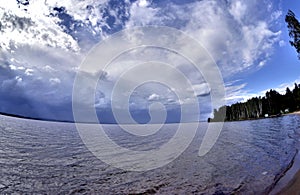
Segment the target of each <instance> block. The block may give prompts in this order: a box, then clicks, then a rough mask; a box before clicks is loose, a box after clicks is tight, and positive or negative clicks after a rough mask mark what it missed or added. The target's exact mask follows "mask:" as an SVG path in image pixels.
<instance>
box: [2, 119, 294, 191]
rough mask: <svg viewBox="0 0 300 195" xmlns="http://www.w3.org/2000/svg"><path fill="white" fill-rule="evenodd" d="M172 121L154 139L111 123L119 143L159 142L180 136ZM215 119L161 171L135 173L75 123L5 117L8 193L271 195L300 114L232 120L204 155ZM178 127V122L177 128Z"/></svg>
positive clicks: (145, 145) (287, 156)
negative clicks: (86, 139) (95, 146)
mask: <svg viewBox="0 0 300 195" xmlns="http://www.w3.org/2000/svg"><path fill="white" fill-rule="evenodd" d="M175 126H176V124H170V125H166V126H165V127H164V128H162V130H160V131H159V132H158V133H156V134H154V135H152V136H148V137H147V139H137V138H135V137H133V136H131V135H129V134H126V133H124V132H123V131H122V130H121V129H120V128H119V127H118V126H115V125H106V127H107V131H106V132H107V134H108V135H109V136H110V137H111V138H112V139H113V140H114V141H115V142H116V143H118V144H119V145H121V146H123V147H128V148H130V149H133V150H134V149H135V150H147V149H149V148H155V147H159V146H160V145H161V144H163V143H164V142H166V141H168V139H170V138H171V137H172V136H173V135H174V129H176V128H175ZM206 126H207V123H201V124H200V126H199V128H198V130H197V134H196V136H195V137H194V139H193V141H192V143H191V144H190V145H189V147H188V148H187V149H186V150H185V151H184V152H183V153H182V155H180V156H179V157H178V158H177V159H176V160H174V161H172V162H171V163H169V164H167V165H166V166H163V167H160V168H158V169H154V170H150V171H145V172H131V171H126V170H122V169H117V168H114V167H112V166H110V165H107V164H105V163H104V162H102V161H100V160H99V159H97V158H96V157H95V156H93V154H92V153H91V152H89V150H88V149H87V148H86V147H85V145H84V143H83V142H82V140H81V139H80V136H79V134H78V132H77V130H76V128H75V125H74V124H71V123H57V122H43V121H34V120H26V119H16V118H11V117H6V116H1V117H0V135H1V136H0V194H7V193H8V194H9V193H26V194H29V193H30V194H31V193H37V194H41V193H43V194H57V193H63V194H70V193H88V194H89V193H101V194H129V193H131V194H135V193H137V194H138V193H146V194H147V193H148V194H151V193H160V194H183V193H185V194H190V193H194V194H230V193H237V194H254V193H256V194H266V193H267V192H268V191H269V190H270V189H271V188H272V186H273V185H274V183H275V182H276V180H278V178H279V177H280V176H281V175H282V174H284V172H285V171H286V170H287V168H288V167H289V165H290V163H291V161H292V159H293V158H294V156H295V154H296V153H297V149H298V148H299V138H300V115H288V116H284V117H279V118H270V119H261V120H253V121H241V122H228V123H225V124H224V127H223V130H222V132H221V135H220V137H219V139H218V141H217V143H216V144H215V145H214V147H213V148H212V149H211V150H210V151H209V152H208V153H207V154H206V155H205V156H202V157H200V156H198V152H199V147H200V144H201V140H202V138H203V135H204V133H205V129H206ZM173 127H174V128H173Z"/></svg>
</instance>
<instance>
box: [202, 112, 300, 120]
mask: <svg viewBox="0 0 300 195" xmlns="http://www.w3.org/2000/svg"><path fill="white" fill-rule="evenodd" d="M294 114H296V115H300V110H298V111H295V112H290V113H285V114H281V115H271V116H268V117H258V118H247V119H240V120H230V121H229V120H224V121H222V120H221V121H214V120H213V118H208V121H207V122H208V123H215V122H239V121H252V120H261V119H268V118H277V117H282V116H287V115H294Z"/></svg>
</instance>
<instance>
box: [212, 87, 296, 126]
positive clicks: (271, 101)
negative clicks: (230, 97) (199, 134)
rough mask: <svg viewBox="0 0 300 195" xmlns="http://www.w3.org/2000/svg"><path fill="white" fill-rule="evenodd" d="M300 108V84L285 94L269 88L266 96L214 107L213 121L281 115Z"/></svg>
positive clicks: (287, 90)
mask: <svg viewBox="0 0 300 195" xmlns="http://www.w3.org/2000/svg"><path fill="white" fill-rule="evenodd" d="M299 109H300V84H296V83H295V84H294V89H293V90H290V89H289V88H288V87H287V88H286V92H285V94H284V95H282V94H280V93H278V92H277V91H276V90H273V89H271V90H269V91H267V92H266V94H265V96H264V97H261V96H260V97H253V98H251V99H249V100H247V101H246V102H238V103H235V104H232V105H230V106H222V107H220V108H219V109H218V110H217V109H214V118H212V119H211V118H209V119H208V122H212V121H223V120H225V121H238V120H249V119H258V118H263V117H273V116H279V115H281V114H284V113H290V112H294V111H297V110H299Z"/></svg>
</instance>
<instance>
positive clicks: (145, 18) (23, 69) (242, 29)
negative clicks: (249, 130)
mask: <svg viewBox="0 0 300 195" xmlns="http://www.w3.org/2000/svg"><path fill="white" fill-rule="evenodd" d="M24 2H25V1H24ZM124 2H125V3H124V4H125V5H126V6H125V7H118V6H115V7H114V5H111V4H109V3H110V2H109V1H107V0H103V1H99V0H87V1H82V0H66V1H58V0H46V1H40V0H32V1H30V2H29V4H26V3H23V4H24V5H23V4H22V3H21V4H17V1H4V0H0V19H1V20H0V36H1V41H0V47H1V51H0V62H1V64H0V68H4V69H6V70H7V71H8V73H9V76H7V75H5V76H3V78H2V77H1V75H0V78H1V82H2V83H1V85H4V86H9V85H10V86H13V85H18V86H19V87H22V88H23V89H24V96H26V97H27V96H28V97H31V96H32V97H34V98H35V99H39V100H43V101H45V102H47V101H49V100H51V101H53V103H57V102H59V101H66V99H68V98H69V99H70V96H71V92H72V84H73V80H74V76H75V73H76V71H77V70H78V65H79V64H80V62H81V60H82V59H83V57H84V55H85V54H86V51H87V50H88V49H89V48H91V47H92V46H93V45H95V44H96V43H98V41H100V40H101V38H104V37H107V36H109V35H110V34H111V33H113V32H115V31H114V30H113V29H112V26H114V25H115V26H117V27H118V28H116V29H115V30H121V29H122V28H125V27H127V28H130V27H132V26H145V25H166V26H171V27H175V28H177V29H179V30H182V31H183V32H185V33H187V34H188V35H190V36H192V37H193V38H194V39H195V40H197V41H199V42H200V43H201V44H202V45H203V46H204V47H205V48H206V49H207V50H208V51H209V53H210V54H211V55H212V57H213V58H214V60H215V61H216V63H217V64H218V66H219V68H220V70H221V72H222V74H223V76H224V77H225V79H226V80H230V76H232V75H234V74H237V73H239V72H241V71H245V70H248V69H255V68H260V67H262V66H264V65H265V64H266V62H267V60H268V58H269V57H270V56H271V54H272V48H273V45H274V44H275V43H276V42H278V41H279V35H280V33H281V32H280V31H279V30H278V29H276V28H274V26H272V24H273V23H274V22H276V20H277V19H278V18H279V17H280V15H281V14H282V13H281V11H280V10H278V9H276V8H275V7H274V6H273V5H272V3H271V1H268V0H267V1H264V2H261V1H258V0H255V1H242V0H233V1H230V2H227V1H209V0H203V1H194V2H189V3H185V4H180V5H179V4H175V3H173V2H172V1H168V2H167V1H165V2H157V3H154V2H152V1H150V0H138V1H135V2H133V3H130V1H128V0H125V1H124ZM166 2H167V3H166ZM115 4H116V3H115ZM55 9H56V10H55ZM57 9H61V10H62V12H63V13H61V14H65V15H63V16H62V17H58V14H59V13H58V11H57ZM122 11H123V12H124V13H123V15H122V16H121V17H118V14H119V13H120V12H122ZM254 13H255V14H254ZM64 17H70V18H69V19H68V20H69V21H68V20H66V21H64ZM124 18H126V19H124ZM74 21H76V24H75V22H74ZM108 21H110V23H111V24H109V23H108ZM68 22H71V23H72V24H70V25H69V24H68ZM65 23H66V24H65ZM62 24H63V25H62ZM68 25H69V26H68ZM76 25H78V29H81V31H79V30H78V32H77V28H76V27H75V26H76ZM133 37H134V36H133ZM278 44H280V45H282V42H278ZM86 45H88V46H86ZM182 46H183V48H184V49H185V50H186V51H189V52H191V53H193V54H194V55H201V54H197V53H195V52H194V50H193V48H190V47H189V45H187V44H184V43H182ZM114 47H118V45H114ZM143 52H145V53H142V54H143V55H144V56H147V59H149V60H151V59H163V58H164V57H166V62H168V63H172V61H173V62H176V63H175V64H176V67H177V68H178V69H179V70H180V71H182V72H184V74H185V75H186V76H187V77H188V78H189V79H190V80H191V82H192V85H193V89H187V93H189V92H190V91H191V90H193V91H195V92H196V95H199V96H201V95H205V94H209V93H210V88H209V86H207V84H205V81H204V80H203V78H202V77H201V75H200V76H199V74H195V70H194V69H192V68H188V66H185V61H184V60H182V59H179V58H178V57H175V56H174V55H173V56H172V55H169V54H165V53H163V52H161V51H159V52H153V51H150V50H145V51H143ZM143 55H142V56H143ZM158 55H159V57H157V56H158ZM144 59H145V58H144ZM128 60H129V61H130V60H134V59H132V58H131V59H128ZM131 64H132V63H131ZM123 65H124V66H122V65H119V66H116V67H112V68H111V69H110V72H108V73H107V74H108V75H107V79H108V80H109V81H107V82H106V83H105V85H104V86H103V87H102V88H101V90H103V91H102V92H103V94H104V95H103V96H101V97H99V98H98V100H96V101H97V102H96V104H97V106H98V107H101V105H102V104H109V103H110V101H109V100H107V99H105V97H106V96H109V95H110V93H111V87H112V83H113V82H114V81H115V79H116V78H117V77H118V74H120V73H122V71H123V69H126V68H128V67H127V64H126V63H125V64H123ZM125 65H126V66H125ZM129 66H130V64H129ZM145 74H147V73H145ZM170 74H171V73H170ZM137 76H138V77H143V75H142V74H141V75H137ZM168 76H170V78H172V75H168ZM41 86H42V87H41ZM243 87H245V85H240V86H236V85H233V86H232V88H230V87H227V89H228V91H227V92H228V93H227V94H228V97H227V99H231V100H234V99H238V98H240V97H238V96H239V94H238V92H241V90H243ZM37 88H39V89H40V90H36V89H37ZM25 89H26V90H25ZM145 91H147V90H145ZM245 94H246V92H245ZM139 95H140V96H139V97H136V98H137V99H136V101H135V102H134V103H132V104H134V105H135V106H136V107H139V105H138V104H140V103H141V104H145V101H154V100H157V99H159V100H161V101H163V102H164V103H165V104H174V103H178V102H177V100H176V98H175V97H174V95H173V96H172V95H170V94H168V93H166V94H159V93H157V92H156V91H153V90H152V89H151V87H149V90H148V92H147V93H146V92H143V93H141V94H139ZM157 96H159V97H157ZM240 96H243V95H240ZM34 98H33V99H34ZM188 100H189V99H188V97H187V98H186V102H188ZM179 103H180V102H179ZM181 103H182V102H181Z"/></svg>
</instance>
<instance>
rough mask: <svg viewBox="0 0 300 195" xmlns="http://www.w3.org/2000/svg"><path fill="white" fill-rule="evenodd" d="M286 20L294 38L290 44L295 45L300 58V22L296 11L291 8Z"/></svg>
mask: <svg viewBox="0 0 300 195" xmlns="http://www.w3.org/2000/svg"><path fill="white" fill-rule="evenodd" d="M285 22H286V23H287V27H288V29H289V36H290V37H291V38H292V40H291V41H290V44H291V45H292V46H293V47H295V49H296V51H297V53H298V58H299V59H300V23H299V21H298V20H297V18H296V16H295V14H294V12H292V11H291V10H289V11H288V13H287V15H286V16H285Z"/></svg>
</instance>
